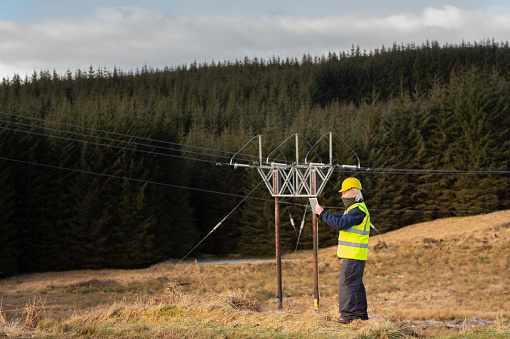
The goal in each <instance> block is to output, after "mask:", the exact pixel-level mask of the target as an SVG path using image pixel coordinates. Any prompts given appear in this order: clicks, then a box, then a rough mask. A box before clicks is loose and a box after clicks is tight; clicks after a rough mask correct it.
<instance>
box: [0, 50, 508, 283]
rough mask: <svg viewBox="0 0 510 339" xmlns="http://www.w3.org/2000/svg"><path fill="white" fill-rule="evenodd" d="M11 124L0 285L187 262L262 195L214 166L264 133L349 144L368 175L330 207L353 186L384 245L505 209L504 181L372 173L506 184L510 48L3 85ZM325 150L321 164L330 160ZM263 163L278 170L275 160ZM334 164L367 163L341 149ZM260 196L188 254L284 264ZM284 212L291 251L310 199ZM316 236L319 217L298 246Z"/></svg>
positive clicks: (268, 205)
mask: <svg viewBox="0 0 510 339" xmlns="http://www.w3.org/2000/svg"><path fill="white" fill-rule="evenodd" d="M0 111H1V112H3V113H2V114H0V140H1V144H0V234H1V236H0V274H1V275H6V274H14V273H22V272H32V271H46V270H66V269H77V268H81V269H84V268H91V269H96V268H102V267H111V268H127V267H140V266H146V265H149V264H151V263H154V262H157V261H159V260H163V259H166V258H181V257H182V256H184V255H185V254H186V253H187V252H188V251H189V250H190V249H191V248H192V247H193V246H194V245H195V244H196V243H197V242H198V241H199V240H201V239H202V238H203V237H204V236H205V235H206V234H208V233H209V232H210V231H211V229H212V228H213V227H214V226H215V225H216V224H217V223H218V222H219V221H221V220H222V219H223V218H224V217H225V216H226V215H227V214H228V213H229V212H230V211H231V210H232V209H233V208H234V207H235V206H236V205H237V204H238V203H239V202H240V201H241V199H242V196H243V195H246V194H248V193H249V192H250V191H251V190H252V189H253V188H254V187H255V186H256V185H257V184H258V183H259V182H260V180H261V179H260V177H259V175H258V173H257V172H256V170H254V169H234V168H233V167H230V166H217V165H216V163H218V162H222V163H228V162H229V160H230V157H231V156H232V154H233V153H221V152H218V151H216V150H222V151H227V152H237V151H238V150H239V149H240V148H241V147H243V146H244V145H245V144H246V143H247V142H248V141H249V140H250V139H251V138H252V137H253V136H255V135H257V134H263V135H264V136H265V137H267V138H269V139H270V140H272V141H273V142H274V143H275V144H277V145H278V144H279V143H280V142H282V141H283V140H284V139H285V138H287V137H288V136H290V135H292V134H293V133H299V134H300V136H302V137H303V138H306V140H308V141H309V142H311V143H314V142H315V141H317V140H318V139H319V138H320V137H321V136H323V135H324V134H325V133H327V132H329V131H332V132H334V133H335V134H336V135H337V136H339V137H341V138H342V140H343V141H345V143H346V144H348V145H349V146H350V148H352V149H353V150H354V151H355V152H356V154H357V156H358V157H359V159H360V161H361V165H362V166H365V167H371V168H374V169H375V170H373V171H372V172H357V173H352V172H341V171H340V172H336V173H334V175H333V177H332V179H331V182H330V183H328V185H327V186H326V189H325V191H324V192H323V194H322V196H321V199H320V200H321V203H322V204H323V205H326V206H331V207H333V206H341V205H342V204H341V200H340V195H339V194H338V193H337V190H338V187H339V186H340V183H341V181H342V180H343V179H344V178H345V177H347V176H351V175H354V176H357V177H358V178H360V180H361V181H362V183H363V186H364V195H365V199H366V202H367V206H368V207H369V209H370V210H371V214H372V221H373V223H374V224H375V225H376V226H377V227H378V229H379V230H380V231H383V232H384V231H389V230H392V229H396V228H400V227H403V226H405V225H409V224H411V223H416V222H422V221H427V220H431V219H435V218H439V217H446V216H452V215H465V213H462V212H464V211H487V210H500V209H508V208H509V207H510V195H509V194H508V191H509V190H510V187H509V178H508V174H491V175H488V174H463V175H459V174H427V173H412V174H409V173H407V174H401V173H392V172H387V171H383V170H377V168H385V169H436V170H438V169H441V170H471V171H488V170H491V171H498V170H499V171H508V169H509V159H510V49H509V46H508V43H505V44H499V43H495V42H493V41H486V42H482V43H477V44H467V43H463V44H461V45H446V46H439V45H438V44H437V43H435V42H431V43H425V44H423V45H421V46H414V45H408V46H398V45H394V46H392V47H391V48H382V49H380V50H376V51H371V52H369V53H366V52H361V51H360V50H359V49H354V48H353V49H352V51H351V52H350V53H347V54H346V53H341V54H338V55H337V54H334V53H332V54H330V55H328V56H325V57H320V58H319V57H316V58H312V57H311V56H304V57H303V58H302V59H301V60H296V59H286V60H280V59H278V58H273V59H271V60H268V61H265V60H260V59H252V60H250V59H247V58H246V59H244V60H242V61H235V62H223V63H211V64H196V63H194V64H191V65H189V66H182V67H176V68H166V69H163V70H158V69H156V70H154V69H151V68H148V67H145V68H143V69H140V70H137V71H135V72H128V73H124V72H122V71H121V70H118V69H114V70H113V71H110V70H105V69H93V68H92V67H91V68H90V69H89V70H88V71H86V72H83V71H80V70H79V71H76V72H75V73H72V72H70V71H69V72H68V73H67V74H65V75H63V76H62V75H58V74H56V73H53V74H52V73H50V72H48V71H41V72H39V73H34V74H33V75H32V76H31V77H26V78H24V79H22V78H21V77H19V76H15V77H13V78H12V79H4V80H3V82H2V83H1V84H0ZM5 113H8V114H5ZM163 142H164V143H163ZM320 145H321V144H320ZM189 146H197V147H200V148H197V147H194V148H193V147H189ZM250 147H251V146H250ZM292 147H293V145H291V147H289V148H290V154H291V155H290V159H292V154H293V153H292V152H293V150H292ZM301 147H302V148H303V150H305V149H306V148H307V147H306V145H305V143H304V142H303V143H301ZM327 147H328V145H327V143H326V142H324V145H322V146H320V147H318V148H317V155H314V156H322V159H327V158H328V155H327V151H328V149H327ZM264 148H265V149H264V152H265V153H264V155H267V154H268V153H269V152H270V151H271V150H272V145H271V144H269V143H265V144H264ZM169 149H173V150H169ZM282 152H283V153H285V150H282ZM243 153H251V154H253V155H257V148H256V146H255V145H254V146H253V147H252V148H251V149H249V147H248V148H247V149H245V150H244V152H243ZM304 154H306V151H304V152H303V157H304ZM169 155H170V156H169ZM243 156H244V157H246V155H243ZM279 156H280V155H275V157H279ZM283 156H285V154H283ZM334 157H335V159H334V162H335V163H339V164H356V162H357V159H356V156H355V155H354V154H353V153H352V152H351V151H350V150H349V149H348V148H347V147H346V146H345V145H344V144H343V143H342V142H338V139H337V141H336V142H335V155H334ZM8 159H10V160H8ZM193 159H196V160H193ZM13 160H15V161H13ZM301 161H303V159H301ZM133 179H135V180H133ZM190 188H192V189H190ZM215 192H223V193H225V194H218V193H215ZM252 197H253V198H255V199H248V200H246V202H245V203H244V204H242V205H241V207H240V208H239V209H237V210H236V211H234V213H232V215H231V216H230V217H229V218H227V219H226V220H225V221H224V223H223V224H222V226H221V227H219V228H218V229H217V231H215V232H214V233H212V235H211V236H210V237H209V238H208V239H207V240H206V241H205V242H204V243H203V244H202V245H201V246H200V247H199V248H198V249H197V250H196V252H195V253H194V255H195V254H198V253H210V254H228V253H239V254H241V255H254V256H264V255H273V254H274V200H273V199H272V198H271V196H270V195H269V193H268V192H267V188H266V187H265V186H264V185H263V184H262V185H260V186H259V187H258V188H257V189H256V190H255V191H254V192H253V194H252ZM282 202H283V204H282V205H281V221H282V242H283V247H284V250H287V251H289V250H293V249H294V246H295V244H296V240H297V235H298V230H294V229H293V228H292V227H291V225H290V222H289V217H288V216H289V214H290V215H292V217H293V218H294V220H295V222H296V226H297V227H298V226H299V223H300V220H301V218H302V215H303V212H304V208H303V207H301V206H300V204H305V203H306V200H305V199H282ZM286 203H292V204H286ZM406 210H412V211H420V212H409V211H407V212H406ZM341 211H342V210H341V209H338V210H337V212H338V213H340V212H341ZM425 211H427V212H425ZM445 211H449V212H454V213H445ZM335 233H336V232H335V231H334V230H333V229H330V228H328V227H326V226H323V225H322V226H320V235H319V239H320V245H321V246H331V245H334V244H335V243H336V234H335ZM311 238H312V236H311V226H310V213H308V214H307V226H306V227H305V229H304V233H303V235H302V236H301V243H300V244H301V248H311V243H312V240H311Z"/></svg>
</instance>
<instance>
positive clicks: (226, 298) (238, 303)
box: [221, 289, 262, 312]
mask: <svg viewBox="0 0 510 339" xmlns="http://www.w3.org/2000/svg"><path fill="white" fill-rule="evenodd" d="M221 298H222V299H223V303H224V304H225V305H226V306H228V307H231V308H233V309H236V310H241V311H253V312H262V306H261V305H260V303H259V302H258V301H257V300H255V299H254V298H253V297H251V296H250V295H249V294H247V293H244V292H243V291H241V290H239V289H236V290H227V291H225V292H223V293H222V294H221Z"/></svg>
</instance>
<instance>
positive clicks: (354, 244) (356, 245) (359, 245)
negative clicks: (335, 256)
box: [338, 240, 368, 248]
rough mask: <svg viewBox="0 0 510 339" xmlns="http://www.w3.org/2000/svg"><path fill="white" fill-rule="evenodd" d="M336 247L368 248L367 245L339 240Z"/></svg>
mask: <svg viewBox="0 0 510 339" xmlns="http://www.w3.org/2000/svg"><path fill="white" fill-rule="evenodd" d="M338 245H341V246H350V247H358V248H368V244H358V243H356V242H348V241H340V240H338Z"/></svg>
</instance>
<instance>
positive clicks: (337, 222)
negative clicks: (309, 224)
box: [320, 208, 366, 231]
mask: <svg viewBox="0 0 510 339" xmlns="http://www.w3.org/2000/svg"><path fill="white" fill-rule="evenodd" d="M365 215H366V213H365V212H364V211H362V210H360V209H359V208H353V209H352V210H350V211H349V212H347V213H346V214H344V215H342V214H329V213H328V212H326V211H323V212H322V213H321V215H320V219H321V220H322V221H324V222H325V223H326V224H328V225H329V226H331V227H333V228H334V229H335V230H337V231H340V230H343V229H345V228H349V227H351V226H354V225H358V224H360V223H361V222H362V221H363V219H364V218H365Z"/></svg>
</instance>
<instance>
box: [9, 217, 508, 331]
mask: <svg viewBox="0 0 510 339" xmlns="http://www.w3.org/2000/svg"><path fill="white" fill-rule="evenodd" d="M509 221H510V211H503V212H497V213H491V214H487V215H480V216H473V217H468V218H449V219H443V220H437V221H433V222H429V223H424V224H417V225H412V226H409V227H406V228H404V229H401V230H397V231H394V232H390V233H386V234H384V235H383V236H376V237H372V238H371V240H370V254H369V260H368V261H367V266H366V271H365V278H364V282H365V286H366V288H367V294H368V300H369V313H370V315H372V316H375V317H374V318H373V319H372V320H370V321H369V322H359V323H353V324H352V325H350V326H349V327H347V328H340V327H339V326H338V324H335V323H333V322H331V321H327V319H329V318H331V317H337V316H338V302H337V286H338V274H339V270H340V264H341V261H339V260H338V259H336V257H335V248H324V249H320V251H319V272H320V277H319V289H320V294H321V295H320V308H319V309H318V310H315V309H314V307H313V297H312V296H311V295H312V294H313V276H312V272H313V261H312V255H311V252H310V251H303V252H298V253H297V254H296V256H295V260H293V261H284V262H283V286H284V298H283V304H284V309H283V310H281V311H280V310H277V309H276V305H277V304H276V303H275V302H274V301H275V296H276V271H275V265H274V264H273V263H239V264H223V265H199V264H197V263H193V262H192V263H187V264H182V263H181V264H176V263H174V262H172V261H169V262H164V263H160V264H157V265H154V266H151V267H149V268H147V269H143V270H100V271H73V272H51V273H41V274H31V275H24V276H17V277H12V278H9V279H5V280H2V281H0V293H1V295H2V304H1V305H2V306H0V336H2V335H10V336H14V335H19V334H20V333H31V334H34V335H37V334H40V335H41V336H43V335H44V333H46V334H48V333H49V334H51V335H53V336H57V337H58V336H67V335H74V336H90V337H94V336H104V337H109V336H111V337H119V336H120V337H122V336H124V337H137V336H139V337H147V336H149V337H155V338H157V337H170V338H172V337H176V338H177V337H179V338H209V337H218V338H220V337H221V338H223V337H229V336H230V337H236V338H255V337H256V338H259V337H267V338H273V337H281V338H286V337H303V338H305V337H317V338H319V337H320V338H322V337H324V338H328V337H334V338H342V337H346V338H357V337H364V338H386V337H387V338H397V337H408V336H411V335H412V334H413V330H414V331H415V332H417V333H421V334H423V335H439V334H440V333H443V334H444V333H469V331H472V330H474V329H476V328H480V327H486V326H488V325H490V324H491V323H494V325H492V326H496V327H497V326H499V327H497V330H496V331H500V332H504V333H508V332H509V331H508V321H507V320H508V318H509V317H510V311H509V308H508V305H510V293H509V292H510V290H509V289H508V288H509V287H508V286H510V275H509V274H508V271H509V268H510V224H509ZM321 227H324V226H321ZM381 244H385V246H381ZM288 258H294V255H293V254H290V255H288ZM290 271H291V272H292V274H291V275H289V272H290ZM498 324H499V325H498ZM411 326H414V327H411ZM484 335H485V334H483V333H482V334H481V337H484ZM485 337H487V338H489V336H485Z"/></svg>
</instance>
